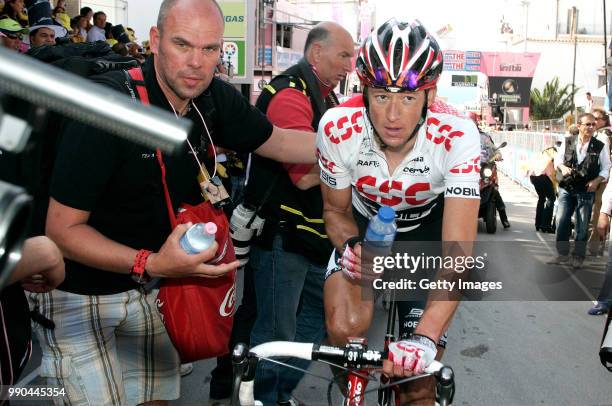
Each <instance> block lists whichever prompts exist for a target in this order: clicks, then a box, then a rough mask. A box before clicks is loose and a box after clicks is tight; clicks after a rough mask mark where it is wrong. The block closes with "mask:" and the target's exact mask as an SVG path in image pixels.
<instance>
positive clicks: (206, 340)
mask: <svg viewBox="0 0 612 406" xmlns="http://www.w3.org/2000/svg"><path fill="white" fill-rule="evenodd" d="M181 209H182V210H179V214H178V216H177V224H181V223H188V222H192V223H194V224H195V223H206V222H213V223H215V224H216V225H217V234H216V237H215V238H216V240H217V244H219V249H218V250H217V255H216V258H215V260H214V261H213V262H214V263H229V262H232V261H234V260H236V254H235V253H234V246H233V245H232V241H231V239H230V232H229V224H228V221H227V217H226V216H225V213H224V212H223V210H221V209H215V208H214V207H213V206H212V205H211V204H210V202H204V203H201V204H199V205H198V206H190V205H186V204H184V205H183V206H181ZM157 299H158V307H159V310H160V312H161V314H162V317H163V320H164V325H165V326H166V330H167V331H168V335H169V336H170V339H171V340H172V343H173V344H174V346H175V347H176V349H177V351H178V353H179V355H180V357H181V361H182V362H192V361H197V360H200V359H204V358H212V357H217V356H220V355H223V354H226V353H227V352H228V348H227V347H228V342H229V339H230V334H231V332H232V323H233V318H234V310H235V308H236V270H234V271H231V272H228V273H227V274H225V275H223V276H221V277H219V278H215V279H212V278H176V279H175V278H173V279H164V281H163V283H162V286H161V288H160V290H159V295H158V296H157Z"/></svg>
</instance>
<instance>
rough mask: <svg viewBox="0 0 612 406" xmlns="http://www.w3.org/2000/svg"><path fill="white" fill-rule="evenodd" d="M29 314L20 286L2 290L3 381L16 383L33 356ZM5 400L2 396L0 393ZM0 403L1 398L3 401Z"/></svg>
mask: <svg viewBox="0 0 612 406" xmlns="http://www.w3.org/2000/svg"><path fill="white" fill-rule="evenodd" d="M31 335H32V331H31V328H30V313H29V309H28V302H27V300H26V297H25V295H24V293H23V289H22V288H21V286H20V285H19V284H18V283H16V284H13V285H11V286H8V287H6V288H4V289H3V290H2V292H0V374H1V375H0V378H1V379H2V380H0V382H2V385H13V384H15V383H16V382H17V380H18V378H19V375H20V374H21V372H22V371H23V368H24V367H25V365H26V364H27V363H28V360H29V359H30V354H31V353H32V347H31V343H30V337H31ZM0 399H2V396H0ZM0 404H2V401H1V400H0Z"/></svg>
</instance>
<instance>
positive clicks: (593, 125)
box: [580, 123, 596, 127]
mask: <svg viewBox="0 0 612 406" xmlns="http://www.w3.org/2000/svg"><path fill="white" fill-rule="evenodd" d="M580 125H583V126H585V127H595V125H596V124H595V123H580Z"/></svg>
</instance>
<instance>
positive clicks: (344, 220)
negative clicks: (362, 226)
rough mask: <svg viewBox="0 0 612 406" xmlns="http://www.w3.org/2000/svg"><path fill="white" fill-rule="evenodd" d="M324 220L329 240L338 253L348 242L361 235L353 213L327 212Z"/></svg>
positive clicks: (324, 213) (324, 214)
mask: <svg viewBox="0 0 612 406" xmlns="http://www.w3.org/2000/svg"><path fill="white" fill-rule="evenodd" d="M323 219H324V220H325V230H326V231H327V235H328V237H329V240H330V241H331V243H332V245H333V246H334V247H335V248H336V249H337V250H338V251H341V250H342V246H343V245H344V243H345V242H346V240H348V239H349V238H351V237H355V236H357V235H359V228H358V227H357V223H355V219H354V218H353V216H352V214H351V213H347V212H340V211H334V210H325V211H324V212H323Z"/></svg>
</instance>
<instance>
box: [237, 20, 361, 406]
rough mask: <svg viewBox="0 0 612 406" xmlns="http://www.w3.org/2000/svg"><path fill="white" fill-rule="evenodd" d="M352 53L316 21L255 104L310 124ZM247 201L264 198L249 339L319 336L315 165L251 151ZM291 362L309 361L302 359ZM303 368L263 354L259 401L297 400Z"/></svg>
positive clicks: (331, 99) (319, 218)
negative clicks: (292, 61)
mask: <svg viewBox="0 0 612 406" xmlns="http://www.w3.org/2000/svg"><path fill="white" fill-rule="evenodd" d="M353 53H354V42H353V39H352V37H351V35H350V34H349V33H348V32H347V31H346V30H345V29H344V28H343V27H342V26H340V25H338V24H336V23H332V22H324V23H320V24H318V25H317V26H315V27H314V28H313V29H312V30H311V31H310V33H309V34H308V37H307V39H306V45H305V49H304V58H303V59H302V60H301V61H300V62H298V63H297V64H296V65H294V66H292V67H290V68H289V69H287V70H286V71H285V72H283V73H282V74H281V75H279V76H277V77H276V78H274V79H273V80H272V81H271V82H270V84H269V85H268V86H266V88H264V90H263V91H262V93H261V95H260V96H259V98H258V100H257V104H256V106H257V107H258V108H259V109H260V110H261V111H262V112H264V113H266V115H267V117H268V119H269V120H270V122H272V123H273V124H274V125H276V126H278V127H281V128H286V129H294V130H301V131H308V132H310V131H316V130H317V128H318V126H319V120H320V119H321V117H322V115H323V113H325V111H326V110H327V109H328V108H331V107H334V106H336V105H337V104H338V101H337V99H336V96H335V94H334V91H333V89H334V88H335V87H336V86H337V85H338V83H339V82H340V81H341V80H342V79H344V78H345V77H346V75H347V73H349V72H350V71H351V69H352V66H351V60H352V57H353ZM296 141H297V139H296ZM267 191H269V192H268V193H267V196H268V198H267V199H266V198H265V197H264V195H265V194H266V192H267ZM245 201H246V202H247V203H250V204H252V205H254V206H255V207H260V206H261V205H262V204H263V209H262V210H261V213H262V216H263V217H264V218H265V225H264V231H263V233H262V235H261V236H260V237H258V238H257V239H256V241H255V245H254V246H253V247H252V249H251V254H250V255H251V265H250V269H251V270H252V271H253V280H254V284H255V291H256V295H255V296H256V301H257V319H256V321H255V324H254V326H253V331H252V333H251V345H257V344H261V343H263V342H268V341H276V340H284V341H300V342H314V343H318V342H320V341H321V340H322V338H323V336H324V334H325V320H324V312H323V282H324V279H325V264H326V263H327V260H328V259H329V255H330V253H331V252H332V246H331V244H330V243H329V239H328V238H327V236H326V235H325V224H324V223H323V199H322V196H321V190H320V187H319V168H318V167H317V166H316V165H303V164H297V165H281V164H279V163H278V162H274V161H272V160H270V159H266V158H263V157H256V158H254V159H253V161H252V169H251V173H250V179H249V184H248V186H247V191H246V195H245ZM292 364H293V365H295V366H297V367H300V368H304V369H307V368H308V362H307V361H301V360H295V361H292ZM302 376H303V374H302V373H301V372H299V371H296V370H293V369H290V370H289V369H280V368H279V367H278V366H277V365H274V364H271V363H267V362H262V363H260V364H259V365H258V368H257V375H256V379H255V398H256V399H257V400H259V401H261V402H262V403H263V404H264V405H265V406H268V405H269V406H274V405H275V404H279V405H288V406H289V405H294V404H297V403H296V401H295V400H294V399H292V395H291V392H292V391H293V389H294V388H295V387H296V386H297V384H298V382H299V381H300V379H301V378H302Z"/></svg>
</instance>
